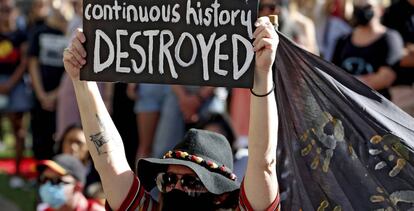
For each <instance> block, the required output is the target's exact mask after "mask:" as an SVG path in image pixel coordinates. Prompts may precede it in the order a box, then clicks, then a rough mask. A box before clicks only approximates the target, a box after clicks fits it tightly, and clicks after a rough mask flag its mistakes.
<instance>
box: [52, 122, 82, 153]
mask: <svg viewBox="0 0 414 211" xmlns="http://www.w3.org/2000/svg"><path fill="white" fill-rule="evenodd" d="M76 129H77V130H83V128H82V126H81V125H80V124H77V123H75V124H72V125H69V126H68V127H67V128H66V129H65V131H64V132H63V134H62V136H61V138H60V140H58V141H56V143H55V146H54V151H55V154H57V155H58V154H61V153H62V152H63V149H62V148H63V141H64V140H65V138H66V136H67V135H68V134H69V132H70V131H72V130H76Z"/></svg>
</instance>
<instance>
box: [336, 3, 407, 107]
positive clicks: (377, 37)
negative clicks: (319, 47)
mask: <svg viewBox="0 0 414 211" xmlns="http://www.w3.org/2000/svg"><path fill="white" fill-rule="evenodd" d="M354 6H355V8H354V16H353V20H354V24H355V28H354V30H353V31H352V33H351V34H350V35H347V36H345V37H343V38H341V39H339V40H338V42H337V44H336V48H335V52H334V56H333V63H335V64H336V65H338V66H340V67H342V68H343V69H344V70H346V71H348V72H349V73H350V74H352V75H355V76H356V77H357V78H358V79H360V80H361V81H362V82H364V83H365V84H366V85H368V86H369V87H371V88H372V89H374V90H377V91H378V92H379V93H380V94H382V95H383V96H384V97H386V98H388V99H390V97H391V96H390V93H389V90H388V88H389V87H390V86H391V85H392V84H393V82H394V80H395V79H396V73H395V72H394V70H393V68H395V66H396V65H397V64H398V63H399V61H400V59H401V58H402V53H403V52H402V50H403V43H402V39H401V36H400V35H399V34H398V33H397V32H396V31H394V30H392V29H389V28H386V27H385V26H384V25H382V24H381V22H380V19H381V15H382V10H381V6H380V3H379V0H357V1H355V4H354Z"/></svg>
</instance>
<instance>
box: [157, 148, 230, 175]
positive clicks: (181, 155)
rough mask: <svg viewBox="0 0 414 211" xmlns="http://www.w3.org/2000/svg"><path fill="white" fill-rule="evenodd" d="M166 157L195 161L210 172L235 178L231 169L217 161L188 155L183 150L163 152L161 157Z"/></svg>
mask: <svg viewBox="0 0 414 211" xmlns="http://www.w3.org/2000/svg"><path fill="white" fill-rule="evenodd" d="M168 158H175V159H180V160H186V161H191V162H194V163H197V164H198V165H201V166H203V167H205V168H207V169H208V170H209V171H211V172H215V173H218V174H221V175H223V176H225V177H227V178H229V179H231V180H233V181H236V180H237V176H236V175H235V174H234V173H233V172H231V170H230V169H229V168H227V167H226V166H225V165H221V166H219V165H218V164H217V163H215V162H213V161H210V160H204V159H203V158H201V157H199V156H196V155H190V154H188V153H187V152H183V151H178V150H177V151H174V152H173V151H168V152H167V153H165V155H164V156H163V159H168Z"/></svg>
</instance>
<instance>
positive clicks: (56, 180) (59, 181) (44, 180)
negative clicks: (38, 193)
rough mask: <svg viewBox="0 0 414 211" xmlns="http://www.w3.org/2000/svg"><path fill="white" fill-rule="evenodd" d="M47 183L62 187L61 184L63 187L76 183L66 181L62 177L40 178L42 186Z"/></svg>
mask: <svg viewBox="0 0 414 211" xmlns="http://www.w3.org/2000/svg"><path fill="white" fill-rule="evenodd" d="M47 182H50V183H51V184H52V185H61V184H62V185H68V184H73V183H74V182H69V181H64V180H62V178H60V177H55V178H50V177H46V176H40V179H39V183H40V184H45V183H47Z"/></svg>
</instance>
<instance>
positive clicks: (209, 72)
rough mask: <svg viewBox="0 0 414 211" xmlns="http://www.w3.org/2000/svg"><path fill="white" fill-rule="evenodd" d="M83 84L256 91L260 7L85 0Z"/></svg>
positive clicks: (225, 2) (225, 1)
mask: <svg viewBox="0 0 414 211" xmlns="http://www.w3.org/2000/svg"><path fill="white" fill-rule="evenodd" d="M83 15H84V33H85V36H86V37H87V42H86V50H87V53H88V57H87V64H86V65H85V67H84V68H85V70H86V71H82V74H81V79H82V80H94V81H112V82H113V81H122V82H143V83H167V84H183V85H210V86H226V87H251V86H252V83H253V68H254V51H253V46H252V38H253V36H252V35H253V31H254V28H253V25H254V22H255V21H256V17H257V0H177V1H169V0H137V1H127V0H115V1H114V0H99V1H98V0H85V1H84V14H83Z"/></svg>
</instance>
